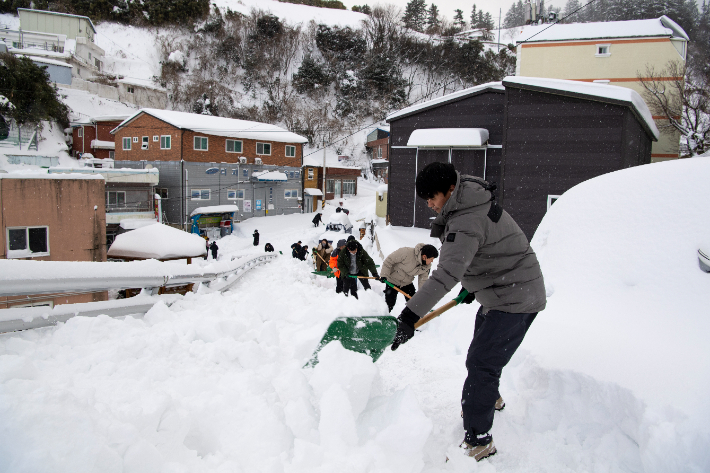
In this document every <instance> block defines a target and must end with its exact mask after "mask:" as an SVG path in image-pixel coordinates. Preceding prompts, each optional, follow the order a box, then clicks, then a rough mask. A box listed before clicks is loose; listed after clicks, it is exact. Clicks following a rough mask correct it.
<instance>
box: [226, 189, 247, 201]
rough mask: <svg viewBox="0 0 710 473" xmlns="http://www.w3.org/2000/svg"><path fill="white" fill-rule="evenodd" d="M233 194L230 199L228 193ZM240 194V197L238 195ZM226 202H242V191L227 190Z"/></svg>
mask: <svg viewBox="0 0 710 473" xmlns="http://www.w3.org/2000/svg"><path fill="white" fill-rule="evenodd" d="M230 192H234V197H230V196H229V193H230ZM240 194H241V197H239V195H240ZM227 199H228V200H244V189H227Z"/></svg>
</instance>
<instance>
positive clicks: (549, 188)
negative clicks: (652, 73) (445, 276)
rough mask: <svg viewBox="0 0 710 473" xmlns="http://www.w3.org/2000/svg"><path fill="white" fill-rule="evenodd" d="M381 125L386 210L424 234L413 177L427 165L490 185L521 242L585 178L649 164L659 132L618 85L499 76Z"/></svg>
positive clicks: (425, 221)
mask: <svg viewBox="0 0 710 473" xmlns="http://www.w3.org/2000/svg"><path fill="white" fill-rule="evenodd" d="M387 121H388V122H389V123H390V146H391V149H390V171H389V195H388V199H389V200H388V213H389V216H390V221H391V222H392V224H393V225H400V226H415V227H420V228H429V224H430V221H431V219H433V217H434V216H435V214H434V212H433V211H431V210H430V209H428V208H427V206H426V202H425V201H423V200H422V199H419V198H417V197H416V194H415V190H414V182H415V178H416V174H417V172H418V171H419V170H420V169H422V168H423V167H424V166H426V165H427V164H429V163H431V162H434V161H442V162H450V163H452V164H454V166H455V167H456V169H457V170H458V171H461V172H463V173H464V174H472V175H475V176H479V177H483V178H485V179H486V180H488V181H491V182H495V183H497V185H498V190H497V198H498V201H499V202H500V203H501V205H502V206H503V207H504V208H505V209H506V210H507V211H508V212H509V213H510V214H511V216H512V217H513V218H514V219H515V220H516V222H518V224H519V225H520V227H521V228H522V229H523V231H524V232H525V234H526V235H527V236H528V238H532V235H533V234H534V232H535V230H536V229H537V225H538V224H539V223H540V221H541V220H542V218H543V216H544V215H545V213H546V212H547V209H548V208H549V206H550V205H551V203H552V202H554V200H555V199H556V198H557V197H559V196H560V195H561V194H562V193H564V192H565V191H566V190H567V189H569V188H571V187H573V186H575V185H577V184H579V183H581V182H583V181H585V180H587V179H591V178H593V177H596V176H599V175H601V174H605V173H608V172H612V171H616V170H618V169H623V168H626V167H630V166H636V165H640V164H647V163H650V162H651V142H652V141H657V139H658V130H657V129H656V126H655V124H654V122H653V119H652V117H651V114H650V112H649V111H648V108H647V107H646V104H645V103H644V101H643V99H642V98H641V97H640V96H639V95H638V94H637V93H636V92H634V91H633V90H631V89H626V88H622V87H616V86H610V85H601V84H590V83H583V82H577V81H568V80H557V79H538V78H527V77H508V78H506V79H505V80H504V81H503V82H494V83H489V84H484V85H480V86H476V87H472V88H469V89H465V90H462V91H459V92H455V93H453V94H449V95H446V96H443V97H439V98H437V99H434V100H430V101H428V102H425V103H422V104H419V105H415V106H412V107H408V108H405V109H403V110H400V111H398V112H395V113H393V114H391V115H390V116H389V117H387Z"/></svg>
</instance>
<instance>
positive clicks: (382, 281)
mask: <svg viewBox="0 0 710 473" xmlns="http://www.w3.org/2000/svg"><path fill="white" fill-rule="evenodd" d="M380 282H381V283H384V284H387V278H386V277H384V276H380Z"/></svg>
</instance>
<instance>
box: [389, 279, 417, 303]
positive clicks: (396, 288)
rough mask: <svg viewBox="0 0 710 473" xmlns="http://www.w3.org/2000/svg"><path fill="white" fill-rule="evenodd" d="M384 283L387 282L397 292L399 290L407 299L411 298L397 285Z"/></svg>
mask: <svg viewBox="0 0 710 473" xmlns="http://www.w3.org/2000/svg"><path fill="white" fill-rule="evenodd" d="M385 284H387V285H388V286H389V287H391V288H392V289H394V290H395V291H397V292H399V293H400V294H402V295H403V296H404V297H406V298H407V299H411V298H412V296H410V295H409V294H407V293H406V292H404V291H403V290H401V289H400V288H398V287H397V286H395V285H394V284H392V283H391V282H389V281H385Z"/></svg>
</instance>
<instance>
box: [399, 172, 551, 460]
mask: <svg viewBox="0 0 710 473" xmlns="http://www.w3.org/2000/svg"><path fill="white" fill-rule="evenodd" d="M416 189H417V195H418V196H419V197H421V198H423V199H426V200H427V205H428V206H429V207H430V208H432V209H433V210H434V211H436V212H437V213H438V214H439V215H438V216H437V217H436V219H435V220H434V222H433V224H432V230H431V236H433V237H438V238H439V239H440V240H441V242H442V247H441V252H440V257H439V264H438V266H437V269H436V270H435V271H434V272H433V273H432V275H431V276H430V277H429V280H428V281H427V282H426V284H424V285H423V287H421V288H420V289H419V291H418V292H417V293H416V294H415V295H414V297H412V299H410V300H409V302H408V303H407V307H405V309H404V310H403V311H402V314H401V315H400V316H399V318H398V321H399V325H398V329H397V335H396V337H395V339H394V343H393V344H392V349H393V350H396V349H397V347H398V346H399V345H401V344H402V343H405V342H406V341H407V340H409V339H410V338H411V337H413V336H414V324H415V323H416V321H417V320H419V318H420V317H421V316H424V315H426V313H427V312H429V310H430V309H432V308H433V307H434V305H435V304H436V303H437V302H438V301H439V300H440V299H442V298H443V297H444V296H446V294H448V292H449V291H451V289H453V287H454V286H455V285H456V284H457V283H458V282H459V281H460V282H461V285H462V286H463V288H464V289H466V290H467V291H468V292H469V293H470V296H469V297H468V298H467V300H466V301H465V302H467V303H469V304H470V303H471V301H473V300H474V297H475V298H476V299H478V302H479V303H480V304H481V308H480V309H479V311H478V314H477V315H476V324H475V329H474V335H473V341H472V342H471V346H470V347H469V350H468V355H467V358H466V368H467V369H468V377H467V378H466V381H465V383H464V387H463V393H462V399H461V404H462V408H463V414H462V415H463V424H464V430H465V431H466V437H465V439H464V441H463V442H462V443H461V447H462V448H463V450H464V452H465V453H466V455H468V456H471V457H474V458H475V459H476V460H481V459H483V458H485V457H487V456H490V455H493V454H494V453H495V452H496V448H495V445H494V443H493V438H492V437H491V435H490V433H489V431H490V429H491V427H492V426H493V414H494V412H495V410H496V407H498V408H499V409H502V407H503V406H504V403H503V402H502V399H500V393H499V392H498V386H499V382H500V375H501V370H502V369H503V367H504V366H505V365H506V364H507V363H508V361H510V358H511V357H512V356H513V353H515V350H517V348H518V347H519V346H520V343H521V342H522V341H523V337H524V336H525V333H526V332H527V330H528V328H529V327H530V324H531V323H532V322H533V320H534V318H535V316H536V315H537V313H538V312H539V311H541V310H543V309H544V308H545V303H546V295H545V284H544V282H543V278H542V272H541V271H540V265H539V264H538V261H537V257H536V256H535V252H534V251H533V250H532V248H530V244H529V243H528V240H527V238H526V237H525V234H523V232H522V230H520V227H518V225H517V224H516V223H515V221H514V220H513V219H512V217H511V216H510V215H509V214H508V213H507V212H506V211H505V210H503V209H502V208H501V207H500V206H499V205H498V204H497V203H496V202H495V200H494V196H493V194H492V192H491V191H492V190H493V186H489V184H488V183H487V182H485V181H483V180H481V179H479V178H476V177H473V176H467V175H461V174H459V173H458V172H457V171H456V170H455V169H454V166H452V165H451V164H446V163H438V162H436V163H431V164H429V165H427V166H426V167H424V169H422V170H421V171H420V172H419V174H418V175H417V181H416Z"/></svg>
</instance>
